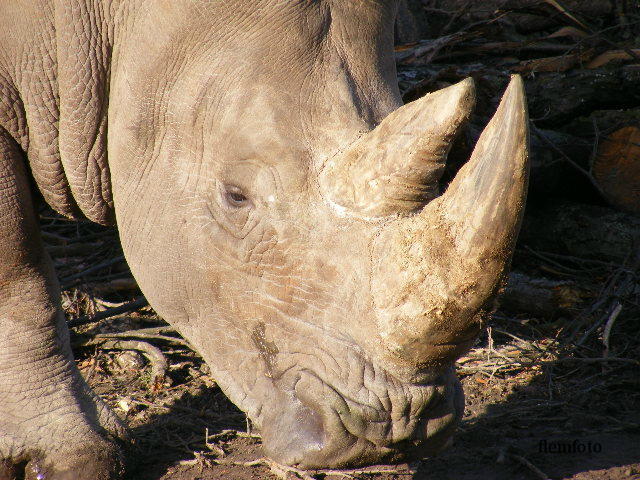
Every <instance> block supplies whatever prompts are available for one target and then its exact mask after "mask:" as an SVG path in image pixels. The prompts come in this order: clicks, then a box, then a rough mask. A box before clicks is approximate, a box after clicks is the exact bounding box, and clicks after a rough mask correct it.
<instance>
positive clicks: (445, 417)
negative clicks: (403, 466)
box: [261, 358, 463, 468]
mask: <svg viewBox="0 0 640 480" xmlns="http://www.w3.org/2000/svg"><path fill="white" fill-rule="evenodd" d="M360 361H361V362H362V363H361V365H362V370H361V374H362V376H361V378H360V379H359V380H357V381H356V380H354V379H353V378H347V379H337V380H336V379H329V378H327V377H326V376H325V375H320V374H318V373H317V372H316V371H315V370H312V369H309V368H301V369H298V370H296V371H289V372H287V376H288V375H293V380H292V382H293V383H292V384H290V385H291V386H290V387H289V388H287V389H286V390H285V389H282V388H281V387H278V386H276V385H275V384H274V386H275V387H276V389H277V390H279V392H278V393H277V394H276V395H275V396H274V398H275V399H276V402H277V403H278V405H277V408H274V409H271V411H269V412H267V410H266V409H264V408H263V413H264V417H263V421H262V422H261V423H262V425H263V428H262V437H263V444H264V447H265V450H266V451H267V453H268V455H269V456H271V457H272V458H274V459H275V460H276V461H279V462H282V463H285V464H289V465H296V466H299V467H302V468H323V467H327V466H328V465H329V466H335V467H355V466H360V465H364V464H374V463H380V462H395V461H400V460H407V459H413V458H421V457H424V456H427V455H431V454H433V453H435V452H437V451H438V450H440V449H441V448H442V447H443V446H445V444H446V441H447V439H448V437H449V436H450V434H451V433H452V430H453V427H454V426H455V424H456V423H457V421H458V419H459V418H460V416H461V414H462V409H463V401H462V393H461V388H460V386H459V383H458V381H457V379H456V378H455V376H454V375H453V373H452V372H451V371H450V370H447V371H446V372H444V373H443V374H441V375H439V376H437V377H436V378H435V379H434V380H433V381H431V382H428V383H424V384H403V383H401V382H399V381H397V380H396V379H395V378H393V377H392V376H390V375H389V374H387V373H386V372H384V371H383V370H382V369H380V368H377V367H375V366H374V365H373V364H372V363H371V362H369V361H366V360H365V359H363V358H360ZM354 382H355V383H354ZM287 383H288V382H287ZM358 384H359V385H360V387H357V386H356V385H358ZM265 406H266V405H265Z"/></svg>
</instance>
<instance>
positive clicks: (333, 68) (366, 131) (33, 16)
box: [0, 0, 527, 480]
mask: <svg viewBox="0 0 640 480" xmlns="http://www.w3.org/2000/svg"><path fill="white" fill-rule="evenodd" d="M396 7H397V5H396V1H394V0H360V1H353V2H352V1H349V2H346V1H340V0H295V1H288V2H283V1H276V0H256V1H252V2H248V1H244V0H230V1H224V2H222V1H210V0H177V1H176V0H171V1H170V0H130V1H125V0H110V1H105V0H103V1H98V0H66V1H62V0H59V1H58V0H46V1H45V0H29V1H27V0H16V1H13V2H4V3H3V4H2V5H0V251H1V252H8V253H7V254H3V255H4V256H3V258H2V262H1V263H0V480H5V479H13V478H14V476H15V475H16V469H15V468H16V467H15V466H16V465H17V464H23V463H24V462H28V465H27V470H26V475H27V478H38V475H40V477H42V478H50V479H81V478H96V479H99V480H100V479H116V478H120V476H121V475H122V464H121V461H120V460H119V453H118V452H119V450H118V442H119V441H120V440H119V439H122V438H124V437H125V436H126V434H125V433H124V429H123V428H122V426H121V425H120V424H119V422H118V421H117V419H116V418H115V416H114V415H113V414H112V413H111V412H109V410H108V409H107V408H106V407H105V406H104V405H103V404H102V402H101V401H100V400H99V399H98V398H97V397H96V396H95V395H94V394H93V393H92V392H91V391H90V389H89V388H88V387H87V386H86V384H85V383H84V381H83V380H82V379H81V377H80V375H79V373H78V372H77V370H76V368H75V366H74V364H73V358H72V355H71V351H70V347H69V339H68V332H67V329H66V326H65V324H64V316H63V314H62V312H61V309H60V304H59V286H58V284H57V281H56V279H55V276H54V274H53V271H52V267H51V262H50V260H49V258H48V257H47V255H46V253H45V252H44V250H43V247H42V243H41V240H40V238H39V232H38V227H37V215H36V214H35V213H34V200H33V199H32V194H31V189H30V184H31V185H35V187H36V188H37V189H38V190H39V192H40V194H41V195H42V197H43V198H44V200H45V201H46V202H48V203H49V204H50V205H51V206H52V207H53V208H55V209H56V210H57V211H59V212H61V213H63V214H65V215H67V216H70V217H73V218H89V219H91V220H93V221H96V222H99V223H102V224H111V223H116V224H117V226H118V229H119V232H120V237H121V242H122V246H123V249H124V252H125V256H126V258H127V261H128V263H129V265H130V267H131V270H132V272H133V274H134V276H135V278H136V280H137V281H138V284H139V285H140V287H141V289H142V291H143V293H144V294H145V296H146V298H147V299H148V300H149V302H150V303H151V305H152V306H153V307H154V308H155V309H156V311H157V312H158V313H159V314H160V315H161V316H163V317H164V318H165V319H166V320H167V321H169V322H171V323H172V325H174V326H175V327H176V328H177V329H178V330H179V331H180V332H181V334H182V335H183V336H184V337H185V338H187V339H188V340H189V341H190V342H191V343H192V344H193V345H194V346H195V347H196V349H197V350H198V351H199V353H200V354H201V355H202V356H203V357H204V359H205V360H206V361H207V363H208V364H209V366H210V367H211V371H212V376H213V377H214V378H215V379H216V381H217V382H218V384H219V385H220V387H221V388H222V389H223V391H224V392H225V393H226V394H227V395H228V396H229V398H230V399H231V400H232V401H233V402H234V403H236V404H237V405H238V407H240V408H241V409H242V410H244V411H245V412H246V413H247V415H248V416H249V417H250V418H251V419H252V421H253V422H254V424H255V425H256V426H257V427H258V428H259V429H260V430H261V433H262V438H263V444H264V448H265V450H266V453H267V454H268V455H270V456H271V457H272V458H274V459H275V460H276V461H279V462H282V463H286V464H290V465H296V466H298V467H301V468H322V467H348V466H357V465H363V464H371V463H376V462H392V461H400V460H406V459H410V458H420V457H424V456H427V455H432V454H435V453H436V452H437V451H439V450H440V449H442V448H444V447H445V446H446V445H447V444H448V442H449V440H450V436H451V433H452V432H453V430H454V428H455V425H456V423H457V422H458V420H459V419H460V417H461V416H462V413H463V409H464V400H463V394H462V390H461V387H460V384H459V382H458V380H457V379H456V378H455V375H454V374H453V371H452V363H453V362H454V361H455V359H456V358H457V357H458V356H459V355H461V354H462V353H463V352H464V351H465V350H466V349H468V348H469V346H470V345H471V343H472V342H473V339H474V338H475V336H476V334H477V332H478V331H479V329H480V328H481V323H482V318H483V315H484V314H485V313H486V312H487V311H488V310H490V308H491V299H492V298H493V296H494V295H495V293H496V291H497V290H498V289H499V287H500V284H501V280H502V277H503V275H504V272H505V269H506V268H507V266H508V263H509V259H510V256H511V253H512V250H513V243H514V241H515V237H516V235H517V231H518V228H519V221H520V217H521V211H522V208H523V205H524V198H525V192H526V178H527V155H526V142H527V132H526V107H525V106H524V96H523V93H522V85H521V81H520V80H519V79H514V80H512V82H511V85H510V87H509V89H508V90H507V93H506V94H505V98H504V99H503V102H502V105H501V107H500V108H499V110H498V112H497V114H496V119H495V120H494V122H493V123H492V124H490V125H489V127H488V128H487V131H486V132H485V134H483V138H484V139H481V141H480V143H479V145H478V147H477V149H476V153H474V157H472V159H471V160H470V162H469V164H468V165H467V166H466V167H465V169H466V170H465V172H464V173H463V175H462V177H460V178H456V180H454V182H453V183H452V186H451V187H450V188H449V189H448V190H447V192H446V193H445V194H444V195H443V196H441V197H438V195H439V193H440V192H438V191H437V182H438V179H439V177H440V174H441V173H442V169H443V166H444V162H445V160H446V154H447V152H448V149H449V147H450V144H451V142H452V140H453V138H454V137H455V135H456V133H457V132H458V131H459V128H461V126H462V125H463V123H464V120H465V119H466V118H468V115H469V114H470V111H471V108H472V106H473V100H474V92H473V84H472V82H471V81H465V82H463V83H461V84H459V85H457V86H453V87H450V88H449V89H446V90H444V91H443V92H441V93H438V94H433V95H431V96H429V97H427V98H425V99H421V100H418V101H417V102H415V103H414V104H410V105H407V106H404V107H403V106H402V101H401V98H400V94H399V91H398V87H397V83H396V72H395V63H394V57H393V22H394V17H395V11H396ZM392 112H393V113H392ZM385 119H386V120H385ZM496 159H497V160H496ZM434 198H435V200H434ZM87 472H89V474H88V473H87Z"/></svg>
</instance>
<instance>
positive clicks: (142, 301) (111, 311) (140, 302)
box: [67, 297, 149, 328]
mask: <svg viewBox="0 0 640 480" xmlns="http://www.w3.org/2000/svg"><path fill="white" fill-rule="evenodd" d="M147 305H149V302H147V299H146V298H144V297H139V298H137V299H135V300H133V301H132V302H128V303H125V304H124V305H121V306H119V307H113V308H108V309H106V310H104V311H102V312H98V313H96V314H95V315H83V316H81V317H78V318H72V319H71V320H69V321H68V322H67V325H68V326H69V328H75V327H79V326H81V325H87V324H89V323H95V322H98V321H100V320H104V319H106V318H111V317H115V316H116V315H121V314H123V313H127V312H131V311H133V310H138V309H139V308H142V307H146V306H147Z"/></svg>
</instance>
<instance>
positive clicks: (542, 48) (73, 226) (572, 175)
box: [42, 0, 640, 480]
mask: <svg viewBox="0 0 640 480" xmlns="http://www.w3.org/2000/svg"><path fill="white" fill-rule="evenodd" d="M403 3H404V4H406V5H405V7H406V8H405V9H404V15H405V17H404V21H405V24H406V26H407V27H406V29H405V31H404V33H403V35H404V37H403V39H401V40H402V41H401V42H400V43H401V45H400V46H399V47H398V49H397V58H398V66H399V72H398V74H399V81H400V87H401V91H402V93H403V95H404V98H405V100H406V101H411V100H412V99H414V98H417V97H419V96H421V95H423V94H425V93H428V92H430V91H433V90H435V89H438V88H442V87H444V86H447V85H450V84H452V83H454V82H456V81H459V80H461V79H463V78H465V77H467V76H472V77H473V78H474V79H475V81H476V84H477V87H478V103H479V105H478V113H477V114H476V115H475V116H474V117H473V118H472V120H471V126H470V128H469V130H468V131H467V132H466V134H465V135H464V136H463V138H461V139H460V140H459V141H458V143H457V144H456V147H455V148H454V150H453V151H452V154H451V155H450V167H449V168H448V170H447V172H446V174H445V180H444V184H446V181H447V179H450V178H451V176H452V175H453V174H454V173H455V171H456V169H457V167H459V165H460V164H461V163H462V162H463V161H464V159H466V158H467V157H468V153H469V149H470V146H472V145H473V142H474V140H475V138H477V135H478V132H479V131H480V129H481V128H482V125H484V124H485V123H486V120H487V118H488V116H489V115H490V113H491V111H492V110H493V109H494V108H495V105H496V103H497V101H498V99H499V96H500V92H501V91H502V89H503V87H504V85H505V84H506V82H507V81H508V76H509V74H511V73H521V74H523V75H524V77H525V83H526V86H527V92H528V96H529V102H530V113H531V117H532V162H533V170H532V178H531V193H530V197H529V205H528V207H527V212H526V215H525V221H524V230H523V234H522V236H521V238H520V241H519V243H518V247H517V250H516V255H515V258H514V263H513V268H514V271H516V272H518V274H519V275H523V277H522V278H525V279H533V280H532V281H529V280H527V281H525V282H524V283H527V282H529V283H528V287H527V288H525V289H522V288H521V285H520V286H517V285H516V286H514V285H515V284H514V285H512V280H513V278H514V277H510V281H509V284H508V286H507V289H506V290H505V294H504V296H503V298H502V304H501V305H502V306H501V307H500V308H499V309H498V310H497V311H496V313H495V314H494V316H493V318H492V320H491V321H490V322H489V325H488V328H487V329H486V331H485V332H484V333H483V335H482V336H481V337H480V338H479V339H478V342H477V343H476V345H475V346H474V348H473V349H472V350H471V351H470V352H469V353H468V354H467V355H466V356H464V357H463V358H461V359H460V360H459V362H458V364H457V369H458V374H459V375H460V377H461V378H462V381H463V384H464V388H465V392H466V411H465V416H464V420H463V422H462V424H461V426H460V428H459V431H458V432H457V435H456V437H455V441H454V444H453V446H452V447H451V448H450V449H449V450H447V451H446V452H444V453H442V454H441V455H439V456H437V457H435V458H427V459H423V460H422V461H420V462H417V463H415V464H411V465H383V466H377V467H372V468H370V469H368V470H363V471H340V472H326V471H325V472H306V473H305V472H293V471H290V472H284V471H282V470H281V469H279V467H278V466H276V465H271V464H269V463H268V461H267V460H265V459H264V458H263V457H262V453H261V449H260V438H259V435H258V434H257V433H256V432H253V431H252V430H251V425H250V424H249V423H248V421H247V419H246V418H245V415H244V414H243V413H242V412H240V411H239V410H238V409H237V408H236V407H235V406H234V405H233V404H231V403H230V402H229V401H228V400H227V399H226V397H225V396H224V395H223V394H222V393H221V391H220V390H219V389H218V388H217V386H216V383H215V380H213V379H212V378H210V377H209V376H208V372H209V370H208V368H207V366H206V365H205V364H204V363H203V361H202V360H201V358H200V357H199V356H198V355H197V354H196V353H194V352H193V351H192V350H191V349H190V348H189V346H188V344H187V343H186V342H185V341H184V340H182V339H180V338H179V337H178V336H177V334H176V333H175V332H174V331H173V330H172V329H171V328H170V327H168V326H167V325H166V323H164V322H163V321H162V319H160V318H158V316H157V315H156V314H155V313H154V312H153V311H152V310H151V309H150V308H149V307H142V308H137V309H132V308H130V307H128V305H129V304H130V303H129V302H131V301H132V300H134V299H137V298H140V296H141V293H140V291H139V290H138V289H137V286H136V284H135V281H133V279H132V278H131V275H130V273H129V271H128V268H127V266H126V264H125V263H124V261H123V258H122V252H121V251H120V247H119V244H118V241H117V232H116V230H115V229H107V228H103V227H98V226H95V225H91V224H89V223H86V222H84V223H83V222H80V223H77V222H70V221H67V220H65V219H63V218H60V217H59V216H57V215H55V214H53V213H52V212H50V211H47V210H43V212H42V225H43V231H44V235H45V241H46V242H47V245H48V249H49V252H50V253H51V255H52V257H53V258H54V263H55V266H56V268H57V270H58V273H59V276H60V278H61V283H62V286H63V306H64V308H65V311H66V312H67V315H68V318H69V320H70V322H72V323H71V324H72V325H76V324H82V325H80V326H77V327H74V328H73V329H72V341H73V346H74V351H75V354H76V357H77V362H78V365H79V367H80V369H81V371H82V372H83V375H85V377H86V378H87V379H88V381H89V383H90V384H91V386H92V387H93V388H94V389H95V390H96V391H97V392H98V393H99V394H100V395H101V396H102V397H103V398H104V399H105V400H106V401H107V402H108V403H109V404H110V405H111V406H112V407H113V408H114V409H115V411H116V412H117V413H118V414H119V415H120V416H121V417H122V418H123V419H125V420H126V422H127V423H128V424H129V426H130V428H131V437H132V442H131V444H130V445H129V446H128V447H127V455H128V465H129V472H128V479H129V480H169V479H171V480H197V479H203V480H204V479H232V480H233V479H235V480H248V479H270V478H286V477H289V478H305V479H307V480H308V479H309V478H316V479H323V478H327V479H353V478H357V479H376V480H390V479H405V478H412V479H417V480H420V479H425V480H426V479H430V480H449V479H450V480H482V479H510V480H511V479H523V480H529V479H531V480H535V479H546V478H549V479H574V480H578V479H580V480H587V479H612V480H617V479H640V363H639V359H640V322H639V318H640V280H639V279H640V275H639V272H640V256H639V255H638V251H639V249H638V246H639V245H640V217H639V216H638V213H640V204H638V205H637V207H638V210H637V211H635V212H634V211H633V208H635V207H634V205H631V204H630V203H628V202H627V203H624V204H620V203H619V202H617V201H616V198H617V197H616V196H615V195H614V194H615V193H616V192H614V191H610V190H607V189H606V188H605V187H606V185H605V184H604V183H598V178H596V176H594V173H593V172H594V169H593V167H594V164H596V163H598V161H600V166H599V168H605V167H606V165H607V164H606V162H605V160H606V159H607V158H608V157H606V156H604V155H600V153H599V152H600V147H601V146H602V142H603V141H605V142H606V141H607V139H608V138H609V137H608V136H609V135H610V134H611V135H612V136H614V135H615V132H618V131H619V130H618V129H619V128H621V127H624V128H631V127H633V128H637V127H640V122H639V119H640V56H639V55H640V50H638V52H639V53H634V52H635V50H633V48H634V47H635V48H638V44H640V41H639V40H640V33H638V32H639V30H640V29H638V28H637V27H638V24H640V15H638V13H639V11H640V6H638V7H636V6H635V4H636V3H637V2H608V1H603V2H598V1H590V2H576V1H573V0H572V1H570V2H569V5H570V7H571V8H570V9H569V10H566V9H564V11H563V8H564V7H562V5H560V3H563V2H560V3H558V2H550V1H546V2H542V1H540V2H537V4H540V5H542V4H544V5H543V7H544V8H542V7H540V8H541V9H539V10H536V9H535V8H533V7H532V6H531V5H530V4H532V3H536V2H533V1H529V2H527V1H524V0H522V1H520V2H516V3H518V4H519V5H520V4H522V5H524V7H522V9H521V10H519V11H517V12H508V11H506V10H500V9H496V8H494V7H491V8H489V7H487V8H485V9H484V10H482V11H479V12H474V11H471V10H470V7H469V5H479V4H482V5H485V6H486V5H489V3H491V4H492V5H493V3H501V2H498V1H497V0H495V1H493V2H486V3H485V2H468V1H467V2H465V1H461V0H460V1H458V0H456V1H453V0H451V1H445V0H441V1H423V0H421V1H413V0H406V2H403ZM502 3H505V2H502ZM451 4H454V5H455V8H453V7H451ZM559 5H560V6H559ZM586 5H588V6H589V8H590V9H591V10H589V11H585V12H581V11H580V8H581V6H586ZM423 7H424V8H425V9H426V10H425V11H428V12H429V15H430V16H429V17H428V19H427V20H428V21H427V20H425V19H424V18H422V17H420V15H419V14H416V8H423ZM525 7H526V8H525ZM623 7H624V8H623ZM536 8H537V7H536ZM585 8H586V7H585ZM523 9H524V10H523ZM545 9H546V10H545ZM412 12H413V13H412ZM523 12H524V13H523ZM554 12H555V13H554ZM589 12H590V13H589ZM594 12H595V13H594ZM412 15H413V16H412ZM510 15H511V16H510ZM513 15H515V17H514V16H513ZM589 15H591V16H589ZM425 30H426V31H428V32H430V35H429V36H428V37H426V36H425V33H424V32H425ZM414 37H415V38H414ZM603 55H604V56H603ZM639 132H640V130H639ZM625 138H626V137H625ZM639 138H640V137H639ZM637 146H638V144H637V142H636V144H635V147H637ZM633 147H634V144H633V143H630V144H629V145H627V146H626V147H625V148H626V150H624V151H625V152H627V153H628V154H629V155H631V153H633V151H634V149H633ZM610 150H611V148H610V149H609V151H610ZM614 150H615V149H614ZM629 152H631V153H629ZM638 152H640V149H638ZM638 152H636V153H635V154H636V155H637V156H636V157H634V158H636V163H635V164H634V165H640V153H638ZM629 158H631V157H629ZM602 165H604V167H603V166H602ZM622 177H624V178H622ZM622 177H621V178H622V179H623V180H624V179H627V178H633V177H632V176H630V175H628V174H625V175H623V176H622ZM638 179H640V170H638V177H637V179H636V180H638ZM615 185H617V184H616V183H614V187H615ZM633 185H635V187H633ZM631 186H632V187H633V188H636V189H637V183H635V184H631ZM624 200H629V198H625V199H624ZM630 209H631V211H630ZM623 210H625V211H626V213H625V212H623ZM532 285H533V287H532ZM123 306H124V308H123V309H124V310H125V311H124V312H121V313H120V314H119V315H115V316H113V315H112V316H110V318H108V319H104V320H100V321H97V320H96V317H95V315H96V314H98V315H100V314H101V312H111V313H113V309H114V308H122V307H123ZM78 318H80V321H78ZM74 322H75V323H74ZM118 333H119V336H118ZM114 335H115V336H114ZM165 361H166V365H165Z"/></svg>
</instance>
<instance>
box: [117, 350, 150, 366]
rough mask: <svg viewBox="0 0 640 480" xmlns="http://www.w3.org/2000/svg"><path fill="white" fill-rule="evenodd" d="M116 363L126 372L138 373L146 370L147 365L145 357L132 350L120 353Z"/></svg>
mask: <svg viewBox="0 0 640 480" xmlns="http://www.w3.org/2000/svg"><path fill="white" fill-rule="evenodd" d="M115 361H116V365H118V366H119V367H120V368H122V369H124V370H134V371H137V370H141V369H142V368H144V365H145V361H144V357H143V356H142V355H141V354H140V353H138V352H134V351H130V350H128V351H125V352H120V353H118V354H117V355H116V357H115Z"/></svg>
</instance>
